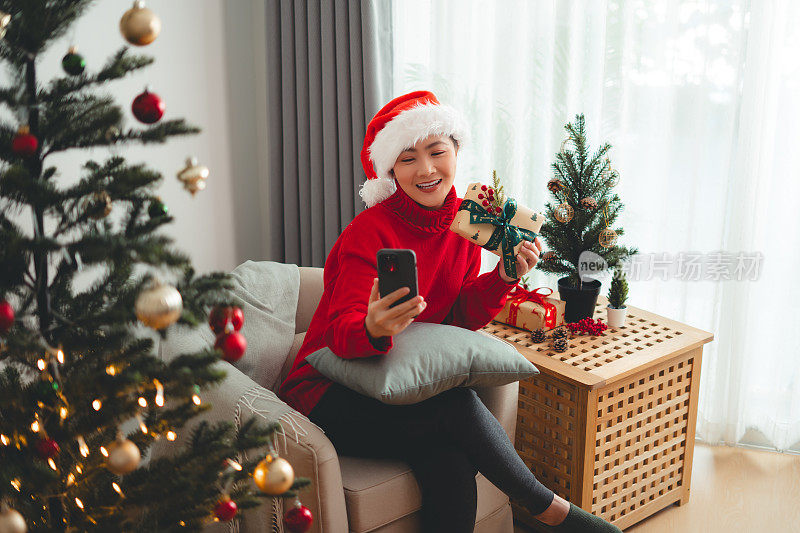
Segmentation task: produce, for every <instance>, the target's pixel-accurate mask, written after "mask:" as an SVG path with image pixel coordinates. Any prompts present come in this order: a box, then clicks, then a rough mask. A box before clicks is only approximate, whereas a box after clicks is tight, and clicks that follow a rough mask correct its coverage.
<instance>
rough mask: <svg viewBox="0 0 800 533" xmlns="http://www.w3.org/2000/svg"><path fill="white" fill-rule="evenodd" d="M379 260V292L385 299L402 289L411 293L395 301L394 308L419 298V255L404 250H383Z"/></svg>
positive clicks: (379, 251) (378, 255)
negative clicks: (404, 288) (406, 288)
mask: <svg viewBox="0 0 800 533" xmlns="http://www.w3.org/2000/svg"><path fill="white" fill-rule="evenodd" d="M377 260H378V292H379V293H380V297H381V298H383V297H384V296H386V295H387V294H390V293H392V292H394V291H396V290H397V289H400V288H402V287H408V288H409V289H411V291H410V292H409V293H408V294H406V295H405V296H403V297H402V298H400V299H399V300H397V301H395V302H394V303H393V304H391V305H390V306H389V307H394V306H396V305H399V304H401V303H403V302H406V301H408V300H410V299H411V298H414V297H416V296H417V254H415V253H414V250H408V249H402V248H381V249H380V250H378V254H377Z"/></svg>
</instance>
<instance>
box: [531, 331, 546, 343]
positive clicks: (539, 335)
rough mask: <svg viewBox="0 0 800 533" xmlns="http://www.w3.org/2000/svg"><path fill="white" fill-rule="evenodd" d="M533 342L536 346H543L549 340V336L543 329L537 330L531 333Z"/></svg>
mask: <svg viewBox="0 0 800 533" xmlns="http://www.w3.org/2000/svg"><path fill="white" fill-rule="evenodd" d="M531 340H532V341H533V342H535V343H536V344H541V343H543V342H544V341H545V340H547V335H546V334H545V332H544V331H542V329H541V328H539V329H535V330H533V331H532V332H531Z"/></svg>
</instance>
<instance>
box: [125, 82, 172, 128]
mask: <svg viewBox="0 0 800 533" xmlns="http://www.w3.org/2000/svg"><path fill="white" fill-rule="evenodd" d="M164 109H165V106H164V100H162V99H161V97H160V96H158V95H157V94H156V93H151V92H150V88H149V87H145V89H144V92H143V93H142V94H140V95H139V96H137V97H136V98H134V100H133V104H132V105H131V111H133V116H135V117H136V119H137V120H138V121H140V122H144V123H145V124H153V123H155V122H158V121H159V120H161V117H163V116H164Z"/></svg>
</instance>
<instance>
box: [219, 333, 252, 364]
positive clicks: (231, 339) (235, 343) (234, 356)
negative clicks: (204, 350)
mask: <svg viewBox="0 0 800 533" xmlns="http://www.w3.org/2000/svg"><path fill="white" fill-rule="evenodd" d="M214 348H216V349H218V350H221V351H222V358H223V359H225V360H226V361H227V362H229V363H235V362H236V361H238V360H239V359H241V358H242V356H243V355H244V352H245V350H247V339H245V338H244V335H242V334H241V333H239V332H238V331H233V332H231V333H223V334H222V335H220V336H219V337H217V342H216V343H215V344H214Z"/></svg>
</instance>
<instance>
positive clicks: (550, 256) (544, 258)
mask: <svg viewBox="0 0 800 533" xmlns="http://www.w3.org/2000/svg"><path fill="white" fill-rule="evenodd" d="M555 258H556V253H555V252H553V251H550V250H548V251H546V252H545V253H543V254H542V255H541V257H540V259H541V260H542V261H550V260H551V259H555Z"/></svg>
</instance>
